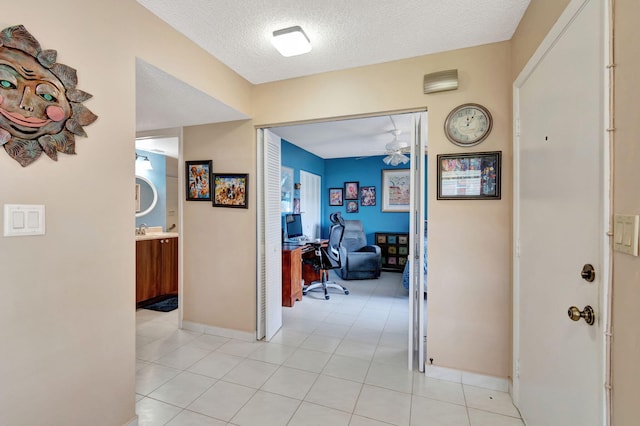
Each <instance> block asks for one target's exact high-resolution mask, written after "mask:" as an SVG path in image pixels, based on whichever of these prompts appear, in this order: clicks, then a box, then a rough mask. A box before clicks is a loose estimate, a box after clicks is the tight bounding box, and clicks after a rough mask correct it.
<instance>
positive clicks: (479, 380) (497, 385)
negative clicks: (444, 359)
mask: <svg viewBox="0 0 640 426" xmlns="http://www.w3.org/2000/svg"><path fill="white" fill-rule="evenodd" d="M424 374H425V376H427V377H429V378H432V379H439V380H446V381H448V382H455V383H462V384H463V385H469V386H476V387H479V388H485V389H491V390H494V391H499V392H509V386H510V383H509V379H506V378H502V377H495V376H487V375H484V374H477V373H471V372H468V371H462V370H455V369H453V368H446V367H437V366H435V365H427V366H426V367H425V370H424Z"/></svg>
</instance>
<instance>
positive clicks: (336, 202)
mask: <svg viewBox="0 0 640 426" xmlns="http://www.w3.org/2000/svg"><path fill="white" fill-rule="evenodd" d="M329 205H330V206H341V205H342V188H329Z"/></svg>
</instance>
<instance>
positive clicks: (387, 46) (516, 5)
mask: <svg viewBox="0 0 640 426" xmlns="http://www.w3.org/2000/svg"><path fill="white" fill-rule="evenodd" d="M529 1H530V0H402V1H401V0H270V1H266V0H180V1H176V0H138V2H139V3H140V4H142V5H143V6H144V7H146V8H147V9H149V10H150V11H151V12H152V13H154V14H155V15H157V16H158V17H160V18H161V19H163V20H164V21H166V22H167V23H168V24H169V25H171V26H172V27H174V28H175V29H176V30H177V31H179V32H181V33H183V34H184V35H185V36H187V37H188V38H190V39H191V40H192V41H194V42H195V43H196V44H198V45H199V46H201V47H202V48H204V49H205V50H207V51H208V52H209V53H211V55H213V56H214V57H216V58H217V59H219V60H220V61H221V62H223V63H225V64H226V65H227V66H228V67H230V68H231V69H233V70H235V71H236V72H237V73H238V74H239V75H241V76H243V77H244V78H245V79H247V80H248V81H250V82H251V83H254V84H260V83H265V82H270V81H277V80H284V79H289V78H294V77H299V76H305V75H311V74H317V73H322V72H327V71H333V70H341V69H346V68H353V67H358V66H364V65H370V64H376V63H383V62H389V61H394V60H399V59H404V58H410V57H415V56H421V55H426V54H430V53H436V52H442V51H447V50H453V49H460V48H465V47H471V46H477V45H482V44H487V43H493V42H498V41H503V40H508V39H510V38H511V36H512V35H513V32H514V31H515V29H516V28H517V26H518V23H519V22H520V19H521V18H522V15H523V14H524V12H525V10H526V8H527V6H528V5H529ZM293 25H300V26H301V27H302V28H303V29H304V31H305V32H306V33H307V35H308V36H309V38H310V40H311V43H312V45H313V50H312V51H311V52H310V53H307V54H305V55H301V56H294V57H290V58H285V57H282V56H280V54H279V53H278V52H277V51H276V50H275V48H274V47H273V46H272V45H271V43H270V37H271V34H272V33H273V31H275V30H278V29H282V28H286V27H289V26H293ZM136 97H137V103H136V114H137V119H136V124H137V130H138V131H145V130H153V129H166V128H171V127H182V126H190V125H197V124H205V123H219V122H225V121H232V120H241V119H246V118H249V117H247V116H246V115H244V114H242V113H240V112H238V111H235V110H233V109H232V108H230V107H228V106H227V105H225V104H223V103H221V102H219V101H218V100H216V99H213V98H211V97H210V96H208V95H206V94H204V93H202V92H200V91H198V90H197V89H195V88H193V87H191V86H189V85H187V84H185V83H184V82H182V81H180V80H177V79H176V78H174V77H172V76H171V75H169V74H166V73H164V72H163V71H161V70H159V69H157V68H155V67H153V66H152V65H150V64H148V63H145V62H144V61H142V60H137V61H136ZM167 99H172V102H167V101H166V100H167ZM401 121H402V120H401V119H400V120H399V123H398V128H399V129H402V131H403V133H402V137H408V136H407V135H408V132H409V128H410V127H409V126H408V125H407V126H406V127H405V126H404V124H402V123H401ZM307 126H313V127H307ZM311 128H313V132H310V131H309V130H310V129H311ZM391 130H393V127H392V125H391V122H390V120H389V118H388V117H387V118H384V119H375V118H372V119H363V120H359V121H353V120H349V121H338V122H333V123H319V124H307V125H299V126H289V127H287V128H279V129H274V132H275V133H276V134H278V135H279V136H281V137H282V138H284V139H286V140H289V141H290V142H292V143H294V144H296V145H299V146H301V147H303V148H304V149H307V150H309V151H311V152H313V153H315V154H316V155H319V156H320V157H323V158H336V157H353V156H361V155H375V154H378V155H382V154H384V151H385V149H384V145H385V144H386V143H388V142H389V141H390V140H392V135H391V133H390V131H391ZM311 134H314V135H316V136H315V137H314V138H313V139H311V138H310V137H308V135H311ZM376 135H377V136H376ZM402 137H401V138H400V139H402ZM388 139H389V140H388ZM320 145H322V146H320Z"/></svg>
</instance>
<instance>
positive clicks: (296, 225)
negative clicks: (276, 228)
mask: <svg viewBox="0 0 640 426" xmlns="http://www.w3.org/2000/svg"><path fill="white" fill-rule="evenodd" d="M284 222H285V225H286V227H287V238H297V237H302V236H303V235H304V234H303V233H302V216H300V214H299V213H293V214H288V215H286V216H285V218H284Z"/></svg>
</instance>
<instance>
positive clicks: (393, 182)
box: [382, 169, 411, 212]
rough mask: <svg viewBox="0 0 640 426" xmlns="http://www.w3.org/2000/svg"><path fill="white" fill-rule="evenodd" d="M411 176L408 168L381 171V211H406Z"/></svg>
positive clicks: (407, 209)
mask: <svg viewBox="0 0 640 426" xmlns="http://www.w3.org/2000/svg"><path fill="white" fill-rule="evenodd" d="M410 182H411V176H410V172H409V169H392V170H383V171H382V211H383V212H408V211H409V200H410V195H411V191H410Z"/></svg>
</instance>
